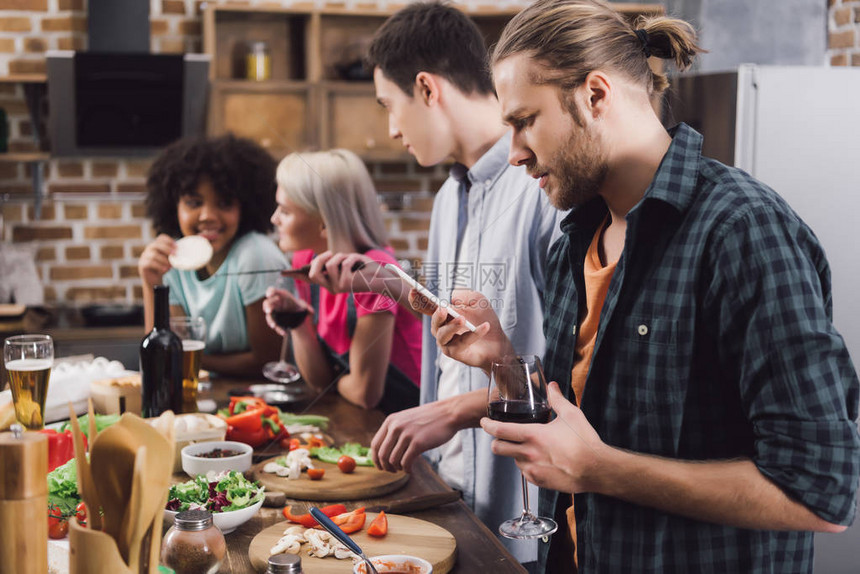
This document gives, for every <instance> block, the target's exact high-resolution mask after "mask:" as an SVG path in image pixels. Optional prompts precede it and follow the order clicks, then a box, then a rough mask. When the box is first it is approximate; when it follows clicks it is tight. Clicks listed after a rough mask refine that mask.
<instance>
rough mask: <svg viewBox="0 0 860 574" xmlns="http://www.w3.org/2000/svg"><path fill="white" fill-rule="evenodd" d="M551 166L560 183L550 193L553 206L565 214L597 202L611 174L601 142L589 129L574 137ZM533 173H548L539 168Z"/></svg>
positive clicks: (569, 139) (552, 161)
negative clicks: (608, 175) (602, 151)
mask: <svg viewBox="0 0 860 574" xmlns="http://www.w3.org/2000/svg"><path fill="white" fill-rule="evenodd" d="M549 165H552V166H554V167H553V169H552V176H553V178H554V179H555V180H556V182H555V184H554V186H553V187H554V188H555V189H549V190H548V191H547V195H548V197H549V201H550V203H552V205H553V206H555V207H556V209H560V210H562V211H567V210H568V209H571V208H572V207H575V206H578V205H583V204H584V203H587V202H588V201H590V200H591V199H594V198H595V197H596V196H597V195H598V193H599V192H600V188H601V187H602V186H603V182H604V181H605V180H606V174H607V173H608V172H609V165H608V163H607V162H606V159H605V157H604V156H603V155H602V154H601V150H600V146H599V145H598V142H597V138H596V137H595V136H594V134H593V132H592V131H591V130H587V129H583V130H578V131H577V132H576V133H572V134H571V135H570V138H568V140H567V144H566V145H564V146H562V147H561V148H560V149H559V150H558V151H557V152H556V154H555V155H554V156H553V158H552V160H551V161H550V163H549ZM531 171H532V172H533V173H545V172H547V171H548V170H546V169H543V168H541V167H539V166H535V168H534V169H533V170H531ZM547 183H549V182H547ZM547 187H549V185H548V186H547Z"/></svg>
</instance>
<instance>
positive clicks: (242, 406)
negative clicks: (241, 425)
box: [228, 397, 269, 416]
mask: <svg viewBox="0 0 860 574" xmlns="http://www.w3.org/2000/svg"><path fill="white" fill-rule="evenodd" d="M268 406H269V405H267V404H266V401H264V400H263V399H261V398H259V397H230V406H229V407H228V412H229V413H230V416H233V415H238V414H240V413H243V412H245V411H247V410H251V409H254V408H258V407H268Z"/></svg>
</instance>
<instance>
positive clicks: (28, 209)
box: [0, 0, 492, 306]
mask: <svg viewBox="0 0 860 574" xmlns="http://www.w3.org/2000/svg"><path fill="white" fill-rule="evenodd" d="M218 1H219V2H230V3H237V2H241V3H246V4H260V3H266V4H271V5H278V4H280V5H284V6H289V5H290V4H291V1H290V0H266V2H261V1H260V0H251V1H244V2H243V1H242V0H218ZM85 2H86V0H2V1H0V76H5V75H8V74H22V73H44V72H45V58H44V53H45V51H46V50H49V49H75V50H78V49H85V48H86V46H87V37H86V30H87V23H86V3H85ZM378 2H379V4H380V5H384V4H385V0H378ZM486 2H490V3H492V0H486ZM201 4H202V2H201V1H200V0H150V22H151V26H150V32H151V45H150V47H151V50H152V51H153V52H154V53H167V52H171V53H180V52H200V51H202V23H201ZM341 4H342V3H341ZM0 107H2V108H4V109H5V110H6V112H7V114H8V121H9V149H10V151H14V152H27V151H35V150H36V146H35V144H34V140H33V131H34V126H33V125H32V124H31V121H30V118H29V114H28V111H27V105H26V103H25V100H24V91H23V87H22V86H21V85H18V84H8V83H0ZM149 162H150V160H141V159H122V158H120V159H117V158H99V157H86V158H79V159H62V160H61V159H52V160H49V161H47V162H46V163H45V184H44V193H45V194H46V200H45V202H44V204H43V209H42V217H41V218H40V219H39V220H36V219H35V217H34V210H33V202H32V198H33V189H32V185H31V179H30V178H31V169H32V168H31V166H30V165H29V164H25V163H4V162H2V161H0V216H2V219H0V239H2V241H4V242H13V243H22V242H29V243H35V244H36V245H37V246H38V251H37V267H38V271H39V273H40V275H41V278H42V281H43V283H44V285H45V296H46V299H47V301H48V302H50V303H56V304H61V305H71V306H80V305H83V304H86V303H88V302H94V301H96V302H106V301H124V302H133V301H139V300H140V296H141V295H140V288H139V280H138V278H137V271H136V264H137V258H138V256H139V255H140V252H141V251H142V249H143V247H144V246H145V245H146V244H147V243H148V242H149V241H150V240H152V238H153V232H152V229H151V226H150V225H149V222H148V221H147V220H146V218H145V217H144V215H143V195H144V194H143V192H144V183H145V178H146V171H147V169H148V166H149ZM368 167H369V168H370V171H371V174H372V175H373V176H374V179H375V181H376V184H377V188H378V190H379V193H380V198H381V200H382V203H383V206H384V209H385V220H386V224H387V226H388V230H389V232H390V236H391V244H392V246H393V247H394V249H395V250H396V251H397V255H398V257H405V258H410V259H421V258H422V257H423V255H424V253H425V252H426V248H427V229H428V227H429V221H430V209H431V207H432V202H433V194H434V191H435V190H436V189H438V187H439V186H440V185H441V183H442V181H443V180H444V178H445V177H446V175H447V174H446V171H445V169H444V168H443V167H436V168H433V169H424V168H421V167H420V166H418V165H417V164H415V163H410V164H399V163H377V164H372V165H369V166H368ZM0 272H2V270H0Z"/></svg>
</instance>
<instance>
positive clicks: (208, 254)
mask: <svg viewBox="0 0 860 574" xmlns="http://www.w3.org/2000/svg"><path fill="white" fill-rule="evenodd" d="M210 259H212V244H211V243H209V240H208V239H206V238H205V237H201V236H199V235H188V236H185V237H183V238H182V239H180V240H179V241H177V242H176V251H175V252H174V253H173V254H172V255H169V256H168V257H167V260H168V261H169V262H170V264H171V265H172V266H173V267H175V268H176V269H181V270H182V271H194V270H196V269H200V268H201V267H203V266H204V265H206V264H207V263H209V260H210Z"/></svg>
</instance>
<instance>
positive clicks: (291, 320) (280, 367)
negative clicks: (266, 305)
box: [263, 307, 308, 384]
mask: <svg viewBox="0 0 860 574" xmlns="http://www.w3.org/2000/svg"><path fill="white" fill-rule="evenodd" d="M307 316H308V310H307V308H305V307H302V308H300V309H290V310H284V311H273V312H272V319H273V320H274V321H275V323H276V324H277V325H278V326H279V327H280V328H282V329H284V330H285V331H288V332H287V333H284V340H283V342H282V343H281V357H280V360H278V361H277V362H271V363H266V364H265V365H263V376H264V377H266V378H267V379H268V380H270V381H272V382H274V383H283V384H287V383H294V382H296V381H298V380H299V379H300V378H301V376H302V375H301V374H300V373H299V370H298V369H297V368H296V366H295V365H293V364H292V363H288V362H287V360H286V358H287V349H288V347H289V345H290V333H289V330H290V329H295V328H296V327H298V326H299V325H301V324H302V322H304V320H305V317H307Z"/></svg>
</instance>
